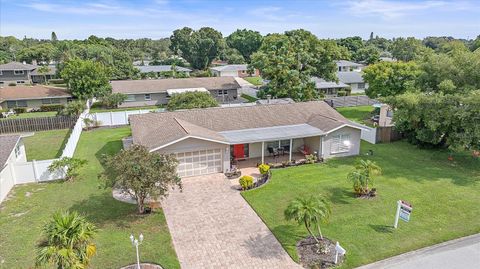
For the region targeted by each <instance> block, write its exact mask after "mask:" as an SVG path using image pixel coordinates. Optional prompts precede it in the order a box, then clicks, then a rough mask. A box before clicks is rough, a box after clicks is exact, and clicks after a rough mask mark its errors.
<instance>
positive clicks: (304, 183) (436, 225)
mask: <svg viewBox="0 0 480 269" xmlns="http://www.w3.org/2000/svg"><path fill="white" fill-rule="evenodd" d="M370 149H371V150H373V152H374V155H373V156H366V155H364V153H365V152H366V151H367V150H370ZM362 155H363V156H361V157H362V158H364V159H371V160H373V161H375V162H377V163H378V164H379V165H380V166H381V167H382V168H383V171H384V172H383V175H382V176H380V177H378V178H377V180H376V182H375V187H376V188H377V189H378V193H379V196H378V197H376V198H374V199H372V200H367V199H359V198H355V197H354V195H353V189H352V183H351V182H350V181H347V180H346V176H347V173H348V172H349V171H351V170H352V169H353V164H354V162H355V159H356V157H349V158H338V159H331V160H329V161H327V162H326V163H324V164H314V165H305V166H300V167H292V168H285V169H280V170H273V177H272V180H271V181H270V182H269V183H267V184H266V185H265V186H263V187H261V188H259V189H255V190H251V191H247V192H243V193H242V194H243V196H244V197H245V199H246V200H247V201H248V202H249V203H250V205H251V206H252V207H253V208H254V209H255V210H256V212H257V213H258V214H259V215H260V217H261V218H262V219H263V220H264V221H265V223H266V224H267V226H268V227H269V228H270V229H271V230H272V232H273V233H274V234H275V236H276V237H277V239H278V240H279V241H280V242H281V244H282V245H283V246H284V248H285V249H286V250H287V252H288V253H289V254H290V255H291V256H292V257H293V258H294V259H295V260H296V261H298V255H297V252H296V248H295V244H296V242H297V241H298V240H300V239H301V238H303V237H305V236H307V231H306V230H305V228H304V227H303V226H298V225H296V224H295V223H294V222H287V221H285V220H284V215H283V212H284V210H285V208H286V207H287V204H288V203H289V202H290V201H291V200H293V199H294V198H296V197H300V196H304V195H306V196H308V195H311V194H315V195H316V194H322V195H324V196H325V197H327V199H329V200H330V201H331V203H332V211H333V212H332V217H331V219H330V222H329V223H328V224H326V225H323V227H322V230H323V234H324V235H325V236H326V237H328V238H330V239H332V240H337V241H339V242H340V244H341V245H342V246H343V247H344V248H345V249H346V250H347V260H346V263H345V264H344V266H343V268H353V267H356V266H359V265H362V264H366V263H370V262H374V261H377V260H381V259H384V258H387V257H390V256H394V255H397V254H400V253H404V252H407V251H410V250H414V249H418V248H422V247H425V246H429V245H433V244H436V243H439V242H443V241H447V240H450V239H453V238H457V237H462V236H466V235H470V234H475V233H479V232H480V217H479V216H480V203H479V197H480V160H479V159H473V157H471V155H470V154H467V153H465V154H456V155H454V161H448V160H447V158H448V152H447V151H443V150H422V149H418V148H416V147H415V146H413V145H410V144H408V143H406V142H404V141H400V142H395V143H391V144H377V145H371V144H368V143H366V142H364V143H362ZM399 199H402V200H406V201H408V202H410V203H412V204H413V212H412V215H411V221H410V222H409V223H405V222H402V221H400V223H399V228H398V229H397V230H395V229H393V228H392V226H393V221H394V216H395V210H396V201H397V200H399Z"/></svg>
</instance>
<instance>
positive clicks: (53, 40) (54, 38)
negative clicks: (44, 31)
mask: <svg viewBox="0 0 480 269" xmlns="http://www.w3.org/2000/svg"><path fill="white" fill-rule="evenodd" d="M50 41H52V43H56V42H57V41H58V38H57V34H55V32H52V37H51V38H50Z"/></svg>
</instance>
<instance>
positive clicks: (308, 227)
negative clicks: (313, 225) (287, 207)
mask: <svg viewBox="0 0 480 269" xmlns="http://www.w3.org/2000/svg"><path fill="white" fill-rule="evenodd" d="M305 228H307V231H308V233H309V234H310V235H311V236H312V237H313V239H315V242H317V244H320V241H318V239H317V237H316V236H315V235H314V234H313V232H312V230H310V226H309V225H308V223H307V220H305Z"/></svg>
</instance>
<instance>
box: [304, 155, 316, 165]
mask: <svg viewBox="0 0 480 269" xmlns="http://www.w3.org/2000/svg"><path fill="white" fill-rule="evenodd" d="M305 159H307V163H316V162H317V161H318V158H317V156H316V155H314V154H309V155H305Z"/></svg>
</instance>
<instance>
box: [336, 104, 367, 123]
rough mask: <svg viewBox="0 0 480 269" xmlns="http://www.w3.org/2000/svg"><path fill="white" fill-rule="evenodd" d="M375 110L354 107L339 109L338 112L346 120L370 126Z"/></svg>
mask: <svg viewBox="0 0 480 269" xmlns="http://www.w3.org/2000/svg"><path fill="white" fill-rule="evenodd" d="M373 110H374V107H373V106H353V107H338V108H337V111H338V112H340V114H342V115H343V116H344V117H345V118H347V119H349V120H351V121H354V122H356V123H360V124H370V125H371V123H372V122H371V121H370V117H371V116H372V115H371V112H372V111H373Z"/></svg>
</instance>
